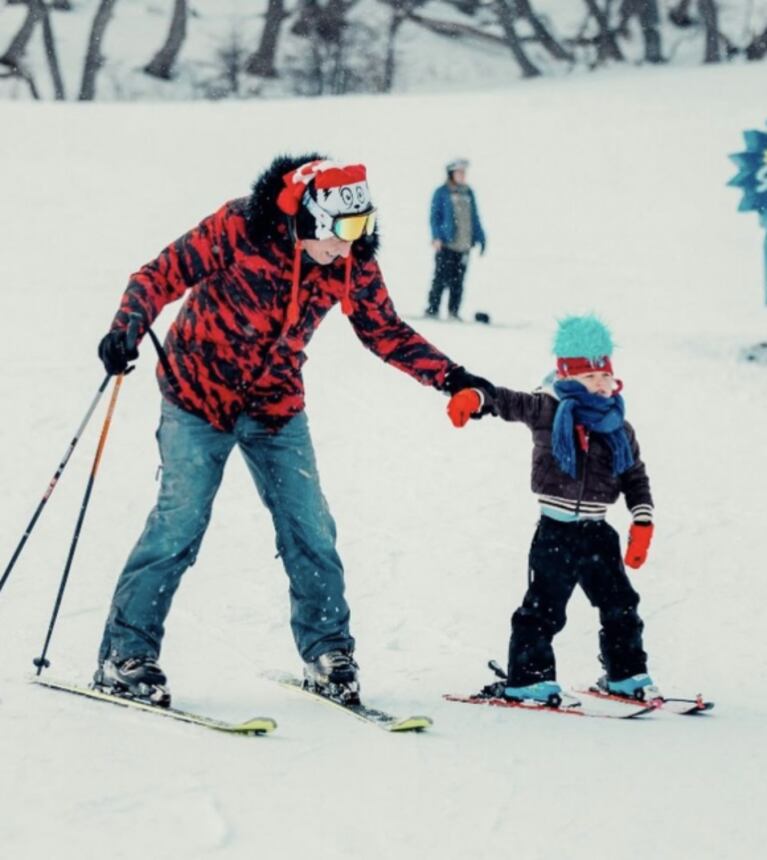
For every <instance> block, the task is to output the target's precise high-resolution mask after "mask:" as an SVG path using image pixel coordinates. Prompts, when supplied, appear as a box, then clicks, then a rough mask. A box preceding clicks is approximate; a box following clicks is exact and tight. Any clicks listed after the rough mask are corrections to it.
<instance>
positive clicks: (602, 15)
mask: <svg viewBox="0 0 767 860" xmlns="http://www.w3.org/2000/svg"><path fill="white" fill-rule="evenodd" d="M586 6H587V7H588V10H589V12H590V13H591V14H592V15H593V16H594V20H595V21H596V22H597V27H598V28H599V34H598V35H597V36H596V38H595V39H594V44H595V45H596V47H597V62H598V63H601V62H603V61H604V60H618V61H620V62H622V61H623V60H624V59H625V57H624V56H623V52H622V51H621V49H620V46H619V45H618V41H617V39H616V38H615V34H614V33H613V31H612V30H611V29H610V20H609V17H608V14H607V11H602V10H601V9H600V8H599V4H598V3H597V0H586Z"/></svg>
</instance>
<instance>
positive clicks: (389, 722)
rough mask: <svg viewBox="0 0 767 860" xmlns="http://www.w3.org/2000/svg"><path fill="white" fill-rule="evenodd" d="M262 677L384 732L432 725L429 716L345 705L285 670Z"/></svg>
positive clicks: (365, 706)
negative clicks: (406, 714)
mask: <svg viewBox="0 0 767 860" xmlns="http://www.w3.org/2000/svg"><path fill="white" fill-rule="evenodd" d="M264 677H266V678H268V679H269V680H270V681H276V682H277V683H278V684H279V685H280V686H282V687H286V688H288V689H290V690H296V691H298V692H299V693H303V695H305V696H309V698H311V699H314V700H315V701H320V702H325V704H327V705H331V706H332V707H335V708H337V709H338V710H341V711H345V712H346V713H347V714H350V715H351V716H353V717H356V718H357V719H358V720H361V721H362V722H363V723H368V725H372V726H376V727H377V728H379V729H383V731H385V732H421V731H424V730H425V729H428V728H430V727H431V726H432V725H433V721H432V719H431V717H425V716H421V715H413V716H408V717H398V716H395V715H394V714H390V713H387V712H386V711H381V710H379V709H378V708H369V707H368V706H367V705H362V704H360V705H345V704H343V702H339V701H337V700H336V699H331V698H329V697H328V696H323V695H322V693H317V692H315V691H314V690H307V689H305V688H304V682H303V681H302V680H301V678H297V677H296V676H295V675H291V674H289V673H286V672H268V673H267V674H266V675H265V676H264Z"/></svg>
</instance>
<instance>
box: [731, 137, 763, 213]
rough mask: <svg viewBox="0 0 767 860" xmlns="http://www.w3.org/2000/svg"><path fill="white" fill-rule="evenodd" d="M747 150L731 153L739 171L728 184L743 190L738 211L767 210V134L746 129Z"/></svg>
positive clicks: (761, 211)
mask: <svg viewBox="0 0 767 860" xmlns="http://www.w3.org/2000/svg"><path fill="white" fill-rule="evenodd" d="M743 138H744V140H745V141H746V151H745V152H738V153H736V154H735V155H731V156H730V159H731V160H732V161H734V162H735V164H736V165H737V166H738V173H737V175H736V176H734V177H733V178H732V179H731V180H730V181H729V182H728V183H727V184H728V185H733V186H735V187H736V188H741V189H742V190H743V199H742V200H741V201H740V205H739V206H738V212H759V213H763V212H767V134H765V133H764V132H762V131H744V132H743Z"/></svg>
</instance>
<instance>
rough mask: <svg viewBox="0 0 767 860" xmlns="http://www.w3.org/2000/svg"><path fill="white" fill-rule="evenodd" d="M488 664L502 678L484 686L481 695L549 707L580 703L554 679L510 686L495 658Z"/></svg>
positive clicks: (567, 706) (571, 706) (570, 706)
mask: <svg viewBox="0 0 767 860" xmlns="http://www.w3.org/2000/svg"><path fill="white" fill-rule="evenodd" d="M488 666H489V667H490V669H492V671H493V672H494V673H495V674H496V675H497V676H498V677H499V678H502V679H503V680H502V681H500V682H496V683H495V684H489V685H488V686H487V687H484V688H483V690H482V695H483V696H488V697H490V698H497V699H508V700H509V701H511V702H524V703H529V704H532V705H540V706H541V707H549V708H573V707H577V706H578V705H580V701H579V700H578V699H576V698H575V696H570V695H569V694H568V693H565V692H564V691H563V690H562V687H560V685H559V684H558V683H557V682H556V681H538V682H536V683H535V684H527V685H525V686H523V687H512V686H510V685H509V680H508V678H507V676H506V673H505V672H504V671H503V669H501V667H500V666H499V665H498V663H496V661H495V660H491V661H490V662H489V663H488Z"/></svg>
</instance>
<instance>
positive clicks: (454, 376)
mask: <svg viewBox="0 0 767 860" xmlns="http://www.w3.org/2000/svg"><path fill="white" fill-rule="evenodd" d="M442 387H443V389H444V390H445V391H447V392H448V393H449V394H451V395H452V394H457V393H458V392H459V391H463V389H464V388H478V389H479V390H480V391H481V392H482V393H483V394H487V395H489V396H490V397H495V386H494V385H493V383H492V382H488V380H487V379H483V378H482V377H481V376H474V374H472V373H469V372H468V371H467V370H466V368H465V367H461V366H460V365H459V366H457V367H454V368H453V369H452V370H448V372H447V375H446V376H445V382H444V384H443V386H442Z"/></svg>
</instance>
